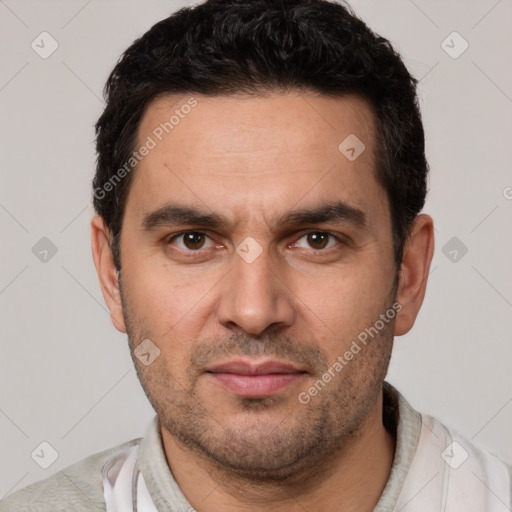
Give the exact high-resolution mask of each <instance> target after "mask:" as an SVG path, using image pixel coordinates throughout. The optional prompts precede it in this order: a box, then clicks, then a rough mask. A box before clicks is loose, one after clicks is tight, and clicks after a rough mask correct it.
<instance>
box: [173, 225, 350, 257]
mask: <svg viewBox="0 0 512 512" xmlns="http://www.w3.org/2000/svg"><path fill="white" fill-rule="evenodd" d="M191 233H192V234H199V235H203V236H204V237H207V238H209V239H210V240H211V237H210V236H209V235H208V233H207V232H205V231H201V230H187V231H182V232H181V233H176V234H174V235H172V236H171V237H168V238H167V239H166V241H165V244H166V245H172V242H173V240H176V239H177V238H180V237H182V236H184V235H187V234H191ZM312 233H316V234H323V235H327V236H329V237H330V238H331V239H334V240H336V242H338V244H341V245H344V244H345V242H344V241H343V240H342V238H341V237H339V236H337V235H335V234H334V233H331V232H330V231H322V230H310V231H307V232H305V233H302V234H301V235H300V237H299V238H298V239H297V240H296V241H295V242H294V244H296V243H297V242H298V241H299V240H301V239H302V238H304V237H307V236H308V235H310V234H312ZM338 244H337V245H338ZM334 248H335V246H334V247H328V248H327V249H313V248H311V249H309V251H310V252H312V253H317V254H320V253H327V252H330V250H331V249H334ZM176 250H178V251H180V252H182V253H183V254H186V255H187V256H190V257H194V255H195V254H200V253H201V252H204V250H205V249H202V248H200V249H197V250H192V249H188V250H185V249H181V248H176Z"/></svg>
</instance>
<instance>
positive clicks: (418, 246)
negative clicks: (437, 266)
mask: <svg viewBox="0 0 512 512" xmlns="http://www.w3.org/2000/svg"><path fill="white" fill-rule="evenodd" d="M433 254H434V222H433V220H432V218H431V217H430V216H429V215H418V216H417V217H416V219H415V220H414V222H413V225H412V229H411V233H410V235H409V237H408V239H407V241H406V243H405V247H404V254H403V257H402V265H401V267H400V272H399V281H398V291H397V300H398V302H399V303H400V304H401V305H402V309H401V310H400V312H399V313H398V314H397V316H396V321H395V336H401V335H403V334H406V333H407V332H409V331H410V329H411V328H412V326H413V325H414V322H415V320H416V316H417V315H418V312H419V310H420V307H421V305H422V303H423V298H424V297H425V290H426V288H427V279H428V273H429V270H430V263H431V262H432V256H433Z"/></svg>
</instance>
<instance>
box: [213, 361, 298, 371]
mask: <svg viewBox="0 0 512 512" xmlns="http://www.w3.org/2000/svg"><path fill="white" fill-rule="evenodd" d="M206 371H207V372H209V373H235V374H238V375H268V374H271V373H305V371H304V370H302V369H301V368H297V367H296V366H294V365H293V364H291V363H286V362H283V361H275V360H266V361H260V362H254V361H247V360H242V359H237V360H231V361H227V362H224V363H220V364H216V365H213V366H211V367H209V368H207V369H206Z"/></svg>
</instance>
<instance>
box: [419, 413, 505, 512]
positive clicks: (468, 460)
mask: <svg viewBox="0 0 512 512" xmlns="http://www.w3.org/2000/svg"><path fill="white" fill-rule="evenodd" d="M422 424H423V428H422V434H421V437H420V446H419V447H418V452H419V455H420V457H421V458H422V459H423V461H422V463H423V465H424V470H425V471H426V470H427V467H428V468H434V467H435V468H436V469H437V471H438V478H437V480H438V483H439V485H440V486H441V488H442V489H443V493H442V494H443V496H444V500H445V503H446V505H447V507H448V508H447V509H451V507H454V506H456V505H457V504H461V503H465V504H466V505H467V506H466V510H468V511H473V510H487V511H491V510H492V511H495V510H496V511H498V510H499V511H502V510H510V508H509V507H510V506H511V505H512V501H511V467H510V465H509V464H507V463H505V462H504V461H502V460H500V459H499V458H498V457H496V456H495V455H493V454H491V453H489V452H487V451H485V450H483V449H481V448H480V447H478V446H476V445H475V444H473V442H472V441H469V440H467V439H466V438H465V437H464V436H462V435H461V434H459V433H458V432H457V431H456V430H454V429H450V428H447V427H446V426H445V425H443V424H442V423H441V422H439V421H438V420H436V419H434V418H432V417H430V416H428V415H424V414H423V415H422ZM425 463H426V464H425Z"/></svg>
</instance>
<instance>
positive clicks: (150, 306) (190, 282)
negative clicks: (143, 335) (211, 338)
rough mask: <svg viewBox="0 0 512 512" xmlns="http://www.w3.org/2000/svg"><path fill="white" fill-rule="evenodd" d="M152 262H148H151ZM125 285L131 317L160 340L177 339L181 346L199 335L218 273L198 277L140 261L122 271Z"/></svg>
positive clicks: (217, 279)
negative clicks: (210, 291)
mask: <svg viewBox="0 0 512 512" xmlns="http://www.w3.org/2000/svg"><path fill="white" fill-rule="evenodd" d="M148 262H149V260H148ZM124 272H126V276H124V277H123V279H124V280H125V281H126V283H125V286H123V288H124V290H125V291H126V296H127V297H128V299H129V305H130V310H131V314H132V315H133V316H134V318H135V319H137V322H138V324H139V325H141V326H142V327H143V328H145V329H146V331H147V332H150V333H151V334H152V335H153V336H155V337H156V338H157V339H159V338H160V339H162V340H164V339H165V340H168V339H170V338H174V337H178V338H179V339H180V343H186V340H187V339H189V338H192V337H194V336H195V335H197V332H196V330H197V329H199V328H200V325H201V324H202V321H201V320H199V317H200V318H203V317H205V316H206V315H207V313H206V310H207V309H208V308H209V307H210V306H209V304H210V302H211V297H212V296H213V293H212V294H209V293H208V292H209V290H212V291H213V290H214V288H215V283H217V282H218V281H219V277H218V276H217V273H216V272H212V273H207V274H203V275H202V276H201V277H200V278H199V276H192V275H189V274H188V273H187V272H186V271H180V272H177V271H173V269H171V268H169V267H168V266H165V265H164V266H157V265H151V264H149V263H142V262H138V263H137V264H133V265H131V266H129V265H127V266H126V269H123V274H124Z"/></svg>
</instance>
